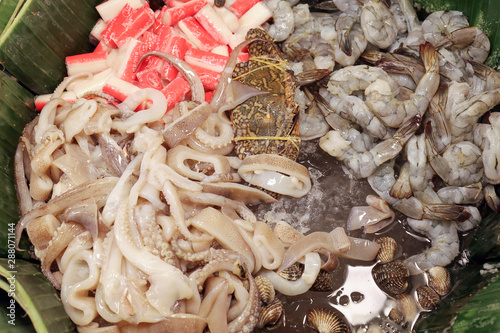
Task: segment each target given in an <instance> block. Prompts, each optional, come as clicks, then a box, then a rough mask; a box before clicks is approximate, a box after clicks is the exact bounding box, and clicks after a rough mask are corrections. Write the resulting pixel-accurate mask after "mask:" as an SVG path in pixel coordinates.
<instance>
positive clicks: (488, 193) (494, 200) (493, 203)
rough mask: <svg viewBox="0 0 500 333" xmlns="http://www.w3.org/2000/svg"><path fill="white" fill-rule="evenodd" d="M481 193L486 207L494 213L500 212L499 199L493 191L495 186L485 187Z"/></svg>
mask: <svg viewBox="0 0 500 333" xmlns="http://www.w3.org/2000/svg"><path fill="white" fill-rule="evenodd" d="M483 193H484V198H485V199H486V203H487V204H488V207H490V208H491V209H492V210H493V211H494V212H500V198H499V197H498V195H497V192H496V191H495V186H493V185H491V184H488V185H486V186H485V187H484V191H483Z"/></svg>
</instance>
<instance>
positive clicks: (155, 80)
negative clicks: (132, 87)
mask: <svg viewBox="0 0 500 333" xmlns="http://www.w3.org/2000/svg"><path fill="white" fill-rule="evenodd" d="M136 76H137V80H138V81H139V87H141V88H154V89H158V90H162V89H163V83H162V81H161V77H160V73H158V71H157V70H156V69H154V68H149V69H145V70H142V71H139V72H137V73H136Z"/></svg>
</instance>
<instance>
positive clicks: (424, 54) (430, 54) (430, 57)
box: [420, 42, 439, 72]
mask: <svg viewBox="0 0 500 333" xmlns="http://www.w3.org/2000/svg"><path fill="white" fill-rule="evenodd" d="M420 57H421V58H422V62H423V63H424V66H425V70H426V71H427V72H428V71H430V70H434V69H439V64H438V55H437V52H436V49H435V48H434V46H433V45H432V44H431V43H429V42H425V44H420Z"/></svg>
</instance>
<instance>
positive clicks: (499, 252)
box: [0, 0, 500, 333]
mask: <svg viewBox="0 0 500 333" xmlns="http://www.w3.org/2000/svg"><path fill="white" fill-rule="evenodd" d="M100 2H101V0H82V1H71V0H59V1H55V0H18V1H16V0H0V32H1V34H0V64H3V66H4V67H5V68H6V69H7V70H8V71H9V72H10V73H11V74H12V75H13V76H14V77H16V79H17V80H18V81H19V82H20V83H21V84H22V85H23V86H24V87H26V88H27V89H24V88H23V87H22V86H21V85H20V84H18V83H17V82H15V81H14V80H13V79H12V78H11V77H8V76H7V75H5V74H4V73H2V72H0V194H1V195H2V198H3V199H2V200H0V242H1V243H0V244H7V242H8V237H9V230H8V226H9V223H16V222H17V220H18V211H17V198H16V194H15V189H14V184H13V155H14V151H15V146H16V144H17V138H18V137H19V135H20V133H21V131H22V128H23V126H24V124H26V123H27V122H28V121H29V120H30V119H32V117H33V116H34V113H33V111H32V110H33V93H35V94H44V93H50V92H52V91H53V89H54V88H55V87H56V86H57V84H58V83H59V82H60V81H61V80H62V78H63V76H64V75H65V67H64V59H65V57H66V56H68V55H71V54H78V53H83V52H88V51H89V50H90V46H89V44H88V33H89V31H90V29H91V28H92V26H93V24H94V23H95V21H96V19H97V13H96V12H95V9H94V6H95V5H97V4H98V3H100ZM416 3H418V4H419V5H420V6H422V8H424V9H427V10H429V11H436V10H460V11H463V12H464V13H465V14H466V15H467V16H468V18H469V22H470V24H471V25H476V26H478V27H479V28H481V29H482V30H484V31H485V32H486V33H487V34H488V36H489V38H490V41H491V49H492V52H491V55H490V58H489V59H488V61H487V64H488V65H489V66H491V67H494V68H496V69H499V68H500V32H499V29H500V24H499V20H500V15H498V11H497V10H496V9H497V7H498V6H500V1H493V0H416ZM2 31H3V32H2ZM21 247H22V248H28V245H27V243H23V244H21ZM468 247H470V248H471V252H470V254H469V255H470V258H471V263H470V264H469V265H466V266H463V267H461V266H460V265H459V264H458V263H456V265H455V266H454V267H453V270H454V273H455V274H456V276H457V278H456V280H455V281H454V282H455V287H454V289H453V291H452V292H451V293H450V295H448V296H447V297H446V299H445V301H444V303H443V306H442V307H441V309H440V310H439V312H434V313H431V314H429V315H427V316H424V318H422V319H421V320H420V321H419V323H418V325H417V327H416V330H417V331H418V332H420V331H424V330H426V331H428V332H442V331H443V330H444V328H445V327H448V326H449V325H451V323H452V322H453V321H454V320H455V319H456V321H455V324H454V331H455V332H498V331H500V326H499V325H500V323H499V322H500V319H498V318H500V316H499V315H500V309H499V308H500V302H498V301H497V300H496V298H497V297H495V296H496V295H499V293H500V277H498V273H496V272H495V270H494V269H493V270H489V271H487V272H486V273H484V272H483V274H481V271H484V270H485V267H488V266H485V264H487V265H488V264H490V265H496V264H497V263H498V261H499V260H500V217H499V216H498V215H496V214H495V215H491V216H489V217H488V218H487V219H486V220H485V221H484V223H483V224H482V225H481V228H479V230H478V231H477V232H476V234H475V236H474V237H473V238H472V241H471V244H469V246H468ZM0 257H4V258H6V257H7V248H6V246H4V245H0ZM4 258H0V275H1V276H2V278H0V288H1V289H3V290H9V288H10V284H9V283H8V281H9V280H7V279H8V278H9V277H10V275H9V273H8V271H9V268H8V261H7V259H4ZM29 260H30V257H29V256H28V255H27V252H26V251H25V252H22V253H20V252H17V253H16V273H15V275H16V291H17V293H16V296H15V299H16V301H17V302H18V304H21V306H22V307H23V308H24V310H23V309H20V308H17V309H16V321H15V322H16V325H15V326H12V325H10V324H9V323H8V322H7V321H4V319H5V318H7V319H8V317H7V315H8V313H9V312H8V310H7V307H8V306H9V304H10V299H11V297H9V295H8V293H7V292H4V293H1V291H0V308H1V310H0V316H2V320H0V332H14V333H15V332H35V331H38V332H74V331H75V328H74V326H73V325H72V324H71V322H70V321H69V318H68V317H67V315H66V314H65V312H64V309H63V307H62V304H61V302H60V300H59V298H58V296H57V293H56V292H55V290H54V289H53V287H52V286H51V285H50V283H49V282H48V281H47V280H46V279H44V277H43V275H42V274H41V273H40V272H39V270H38V269H37V267H36V265H34V264H32V263H30V262H29ZM491 281H493V282H492V283H491V284H490V285H489V286H488V284H489V283H490V282H491ZM478 282H479V283H478ZM28 286H29V288H28ZM483 288H486V289H484V290H482V291H480V290H481V289H483ZM478 291H480V292H479V293H478ZM476 293H477V295H475V294H476ZM474 295H475V296H474ZM461 309H463V311H462V312H461V313H460V314H459V315H458V318H457V314H458V313H459V312H460V310H461ZM23 311H24V312H23ZM24 313H26V314H27V315H24Z"/></svg>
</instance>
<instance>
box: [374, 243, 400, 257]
mask: <svg viewBox="0 0 500 333" xmlns="http://www.w3.org/2000/svg"><path fill="white" fill-rule="evenodd" d="M375 242H376V243H377V244H380V250H378V253H377V260H380V261H381V262H383V263H386V262H389V261H393V260H394V256H395V255H396V252H397V250H398V244H397V243H396V241H395V240H394V238H392V237H382V238H378V239H376V240H375Z"/></svg>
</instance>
